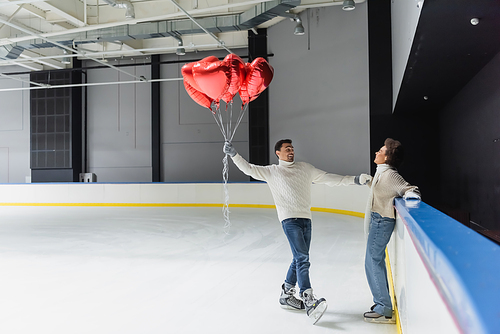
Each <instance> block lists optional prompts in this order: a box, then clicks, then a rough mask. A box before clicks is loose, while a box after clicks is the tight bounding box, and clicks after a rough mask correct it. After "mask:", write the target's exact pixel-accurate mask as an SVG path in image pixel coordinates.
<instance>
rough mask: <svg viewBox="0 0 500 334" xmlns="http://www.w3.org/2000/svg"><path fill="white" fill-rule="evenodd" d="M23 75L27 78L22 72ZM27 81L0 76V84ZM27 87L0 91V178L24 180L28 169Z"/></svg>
mask: <svg viewBox="0 0 500 334" xmlns="http://www.w3.org/2000/svg"><path fill="white" fill-rule="evenodd" d="M24 79H26V80H29V76H28V75H26V76H25V77H24ZM25 86H27V84H25V83H21V82H18V81H14V80H10V79H0V88H20V87H25ZM29 96H30V92H29V91H28V90H24V91H10V92H0V101H2V107H1V109H0V151H1V153H0V182H1V183H25V182H26V181H27V180H28V181H29V179H30V178H31V171H30V123H29V122H30V121H29V120H30V108H29Z"/></svg>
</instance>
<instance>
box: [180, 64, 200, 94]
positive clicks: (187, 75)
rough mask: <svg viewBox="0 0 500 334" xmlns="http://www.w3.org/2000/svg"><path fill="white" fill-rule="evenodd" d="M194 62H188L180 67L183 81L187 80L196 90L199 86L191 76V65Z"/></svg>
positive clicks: (198, 89)
mask: <svg viewBox="0 0 500 334" xmlns="http://www.w3.org/2000/svg"><path fill="white" fill-rule="evenodd" d="M194 64H196V63H188V64H186V65H184V66H182V68H181V74H182V77H183V78H184V81H187V82H188V83H189V85H190V86H191V87H193V88H194V89H196V90H197V91H200V87H198V84H197V83H196V81H194V78H193V66H194Z"/></svg>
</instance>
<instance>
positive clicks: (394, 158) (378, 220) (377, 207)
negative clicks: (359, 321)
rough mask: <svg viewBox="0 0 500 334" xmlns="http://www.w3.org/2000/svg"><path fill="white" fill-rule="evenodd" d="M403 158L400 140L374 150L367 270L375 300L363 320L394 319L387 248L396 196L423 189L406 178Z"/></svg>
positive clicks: (367, 219) (416, 193)
mask: <svg viewBox="0 0 500 334" xmlns="http://www.w3.org/2000/svg"><path fill="white" fill-rule="evenodd" d="M402 161H403V147H402V146H401V143H400V142H399V141H397V140H394V139H391V138H387V139H386V140H385V142H384V146H382V148H381V149H380V150H379V151H378V152H377V153H375V160H374V162H375V163H376V164H377V171H376V173H375V176H374V177H373V180H372V181H371V182H369V183H368V185H369V186H370V197H369V200H368V205H367V214H366V215H365V232H366V233H367V234H368V241H367V245H366V257H365V272H366V278H367V280H368V285H369V286H370V290H371V292H372V295H373V302H374V303H375V304H374V305H373V306H372V307H371V309H370V311H368V312H366V313H365V314H364V320H365V321H367V322H377V323H395V319H393V317H392V302H391V297H390V295H389V284H388V282H387V271H386V267H385V248H386V246H387V243H388V242H389V239H390V238H391V235H392V231H393V230H394V226H395V224H396V219H395V212H394V198H395V197H401V196H402V197H403V198H405V199H416V200H420V191H419V190H418V188H417V187H416V186H412V185H410V184H409V183H408V182H406V181H405V180H404V179H403V177H402V176H401V175H399V173H398V171H397V169H396V168H397V167H399V165H400V164H401V162H402Z"/></svg>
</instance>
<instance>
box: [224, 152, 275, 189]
mask: <svg viewBox="0 0 500 334" xmlns="http://www.w3.org/2000/svg"><path fill="white" fill-rule="evenodd" d="M232 159H233V162H234V164H235V165H236V167H238V168H239V169H240V170H241V171H242V172H243V173H245V174H246V175H248V176H251V177H253V178H254V179H256V180H259V181H266V182H267V180H268V178H269V177H270V176H271V173H270V170H269V168H268V167H267V166H257V165H254V164H251V163H249V162H248V161H246V160H245V159H244V158H243V157H242V156H241V155H239V154H238V153H237V154H236V155H235V156H234V157H232Z"/></svg>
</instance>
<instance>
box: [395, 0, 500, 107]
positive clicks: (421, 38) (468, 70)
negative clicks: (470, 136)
mask: <svg viewBox="0 0 500 334" xmlns="http://www.w3.org/2000/svg"><path fill="white" fill-rule="evenodd" d="M474 18H476V19H478V23H477V24H473V23H475V22H471V20H472V19H474ZM498 52H500V2H499V1H498V0H427V1H424V3H423V8H422V11H421V13H420V17H419V21H418V26H417V30H416V32H415V37H414V39H413V45H412V48H411V51H410V55H409V58H408V62H407V65H406V70H405V73H404V77H403V81H402V84H401V88H400V90H399V94H398V98H397V102H396V105H395V108H394V113H411V114H420V115H421V114H424V113H428V114H431V115H437V114H438V112H439V111H440V110H441V109H442V108H443V107H444V106H445V105H446V104H447V103H448V102H449V101H450V100H451V99H452V98H453V97H454V96H455V95H456V94H457V93H459V92H460V90H461V89H462V88H463V87H464V86H465V85H466V84H467V83H468V82H469V81H470V80H471V79H472V78H473V77H474V76H475V75H476V74H477V73H478V72H479V71H480V70H481V69H482V68H483V67H484V66H485V65H486V64H487V63H488V62H489V61H490V60H491V59H492V58H493V57H494V56H495V55H496V54H497V53H498Z"/></svg>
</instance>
